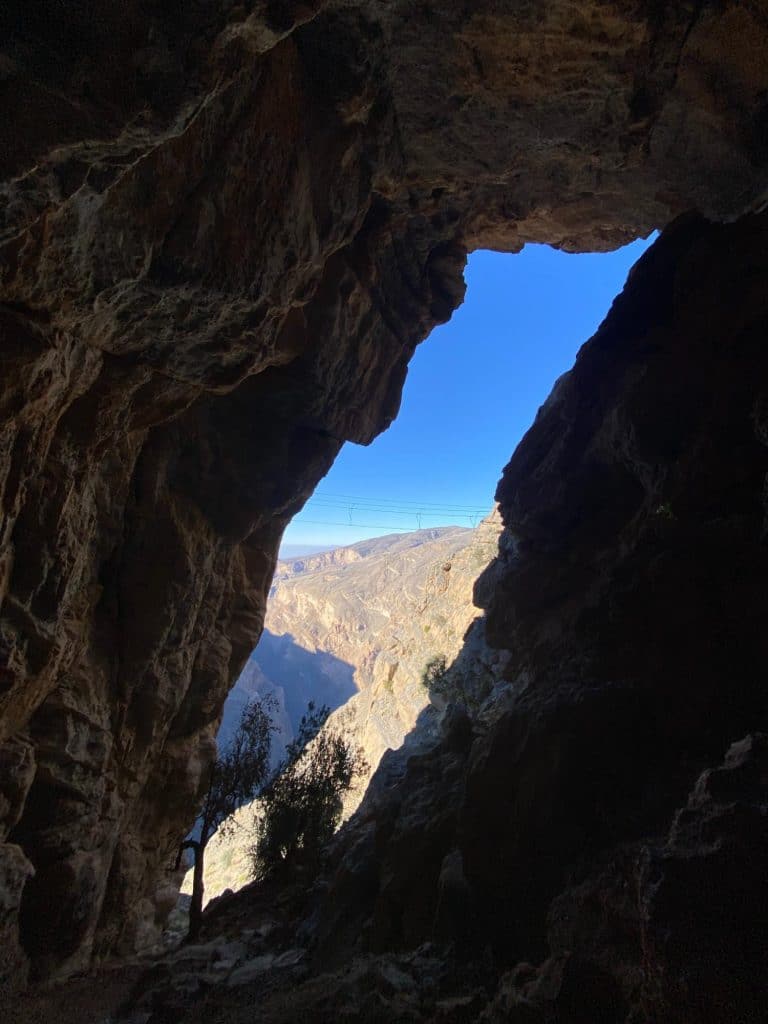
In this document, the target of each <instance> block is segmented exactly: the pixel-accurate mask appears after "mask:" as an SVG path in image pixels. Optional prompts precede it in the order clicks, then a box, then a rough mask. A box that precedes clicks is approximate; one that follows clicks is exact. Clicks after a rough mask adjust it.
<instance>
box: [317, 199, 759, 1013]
mask: <svg viewBox="0 0 768 1024" xmlns="http://www.w3.org/2000/svg"><path fill="white" fill-rule="evenodd" d="M766 251H768V217H766V215H765V214H763V215H762V216H760V217H747V218H745V219H744V220H742V221H741V222H739V223H737V224H734V225H731V226H714V225H711V224H708V223H706V222H703V221H701V220H699V219H698V218H683V219H682V220H681V221H680V222H678V223H677V224H676V225H674V226H673V227H672V228H670V229H669V230H668V231H667V232H666V233H665V235H663V236H662V238H661V239H660V240H659V241H658V242H657V243H656V244H655V245H654V246H653V247H652V248H651V249H650V250H649V251H648V253H647V254H646V255H645V256H644V257H643V258H642V259H641V261H640V262H639V263H638V264H637V266H636V267H635V268H634V269H633V271H632V273H631V275H630V278H629V281H628V283H627V286H626V288H625V290H624V292H623V293H622V295H621V296H620V297H619V298H618V299H617V300H616V301H615V303H614V306H613V308H612V310H611V312H610V314H609V316H608V318H607V319H606V321H605V322H604V324H603V325H602V326H601V328H600V329H599V331H598V332H597V334H596V335H595V336H594V337H593V338H592V339H591V340H590V341H589V342H588V343H587V344H586V345H585V346H584V347H583V349H582V350H581V352H580V353H579V356H578V358H577V361H576V364H575V366H574V368H573V370H572V371H571V372H570V373H568V374H566V375H565V376H564V377H563V378H561V380H560V381H559V382H558V384H557V386H556V387H555V389H554V391H553V392H552V394H551V396H550V398H549V399H548V400H547V402H546V403H545V404H544V406H543V407H542V409H541V410H540V411H539V414H538V416H537V418H536V421H535V423H534V424H533V426H532V427H531V429H530V430H529V432H528V433H527V434H526V436H525V437H524V439H523V441H522V442H521V444H520V445H519V447H518V449H517V451H516V452H515V454H514V456H513V458H512V460H511V462H510V463H509V465H508V466H507V468H506V470H505V471H504V475H503V478H502V481H501V483H500V484H499V488H498V492H497V498H498V500H499V502H500V507H501V512H502V516H503V519H504V522H505V530H504V533H503V535H502V542H501V544H500V554H499V556H498V558H497V560H496V562H495V564H493V565H492V566H490V567H489V569H488V570H487V571H486V572H485V574H483V576H481V577H480V579H479V581H478V583H477V585H476V596H477V597H478V603H479V604H481V605H484V606H485V607H486V620H485V627H486V638H487V640H488V642H490V643H491V644H492V645H496V646H500V645H503V646H504V647H505V648H507V649H508V650H509V652H510V653H509V657H508V660H507V662H506V664H505V667H504V668H503V674H504V676H505V677H506V683H505V684H504V683H502V684H499V686H498V687H497V694H496V696H495V698H492V699H491V700H490V701H489V702H488V704H487V706H486V707H485V709H484V711H483V712H482V713H481V715H480V717H479V719H478V720H477V722H476V723H475V725H474V739H472V737H471V736H470V739H469V741H467V740H466V734H465V732H462V731H461V730H459V731H458V734H457V733H456V731H455V730H454V733H453V735H451V734H447V735H446V736H445V737H444V738H443V739H442V740H441V741H440V742H439V743H438V744H437V745H435V746H433V747H432V749H428V750H426V751H420V752H418V753H417V754H415V755H414V756H412V757H411V758H410V760H405V763H404V765H402V767H401V770H400V771H399V773H397V774H395V775H392V773H391V768H390V767H389V766H387V765H386V764H384V765H383V766H382V780H381V781H382V784H381V785H377V780H376V779H374V783H373V787H374V790H373V793H372V795H371V798H370V799H368V800H366V802H364V804H363V807H362V808H361V811H360V813H359V819H358V820H357V821H353V823H352V829H351V834H350V835H349V836H348V837H347V839H346V840H345V841H344V842H342V843H339V845H338V848H337V850H336V852H335V855H334V856H335V860H334V864H333V868H332V873H331V880H330V883H329V884H330V888H329V892H328V896H327V899H326V900H325V902H324V904H323V906H322V908H321V909H320V911H319V912H318V913H317V914H316V916H315V918H314V921H313V928H315V930H316V931H315V934H316V936H317V942H318V949H319V950H320V951H321V955H325V956H327V957H329V959H330V960H331V962H333V956H334V955H336V956H338V952H339V944H340V943H339V940H338V938H337V940H336V942H334V941H333V940H332V939H331V936H332V935H337V936H339V935H341V936H344V939H343V941H344V942H346V943H347V944H348V946H347V954H346V955H349V952H348V951H349V950H350V949H352V950H355V949H391V948H397V947H403V946H405V947H412V946H414V945H418V944H419V943H420V942H424V941H426V940H431V939H434V938H436V935H437V933H436V928H437V926H438V924H439V922H440V906H441V875H442V871H443V868H444V865H445V864H446V863H450V859H451V858H454V859H455V858H456V857H457V856H459V855H460V857H461V865H462V871H463V878H464V883H463V884H464V885H465V890H464V891H465V893H466V896H465V897H464V900H465V902H464V907H463V911H462V913H461V915H460V918H459V920H458V921H457V923H455V925H454V930H453V934H452V936H451V939H452V941H453V942H454V943H464V946H463V947H461V948H464V949H465V950H466V949H467V948H469V949H470V950H475V953H476V954H477V951H478V950H479V949H482V948H483V947H485V946H486V944H487V945H488V947H490V950H491V952H492V955H493V960H494V963H495V964H496V966H497V968H504V967H505V966H506V967H508V968H509V973H508V974H507V975H506V976H505V977H504V978H503V979H502V981H501V983H500V986H499V990H498V992H497V994H496V996H495V997H494V999H493V1000H491V1002H490V1003H489V1005H488V1007H487V1013H486V1016H485V1017H483V1018H482V1019H483V1020H485V1019H487V1020H488V1021H489V1022H490V1021H497V1020H498V1021H501V1020H520V1021H541V1022H543V1021H547V1020H552V1019H557V1020H558V1021H563V1022H566V1024H576V1022H577V1021H581V1020H584V1019H600V1020H606V1021H625V1020H632V1021H635V1020H637V1021H646V1020H648V1021H650V1020H653V1021H663V1022H665V1024H666V1022H669V1024H672V1022H673V1021H686V1022H696V1024H703V1022H707V1024H709V1022H712V1024H715V1022H716V1021H721V1020H723V1019H727V1018H728V1017H729V1016H733V1017H734V1018H736V1019H740V1020H745V1021H750V1022H752V1021H758V1020H760V1018H761V1015H762V1014H763V1013H764V1007H765V1004H766V999H768V989H766V978H765V972H764V971H763V970H762V969H761V967H760V966H759V961H760V959H761V957H764V953H765V931H764V927H763V924H762V921H763V916H764V913H765V910H766V888H765V878H764V872H763V871H762V865H763V864H764V863H765V861H766V857H768V833H766V827H765V822H766V817H765V815H766V807H767V806H768V776H766V770H765V738H764V736H762V735H756V734H755V728H756V727H759V726H760V725H761V723H763V722H765V720H766V713H767V712H768V706H767V705H766V702H767V697H766V690H765V687H764V685H763V683H762V674H761V672H760V670H759V666H761V665H763V664H764V663H765V660H766V657H768V636H767V635H766V631H765V628H764V622H765V616H766V613H768V597H766V590H765V580H766V570H768V563H767V561H766V558H767V552H766V547H765V523H766V492H765V479H766V473H767V472H768V447H767V445H768V432H767V431H766V423H765V412H766V409H768V404H767V403H766V391H765V384H766V379H768V378H766V372H765V371H766V369H767V368H768V367H766V358H767V356H766V349H765V344H764V341H765V328H766V324H768V292H766V290H765V288H764V287H763V286H762V285H761V284H759V283H758V282H760V281H762V280H763V274H764V267H765V253H766ZM385 769H386V770H389V771H390V776H389V781H387V778H386V777H385V774H384V772H385ZM416 878H418V884H417V883H416V881H415V879H416ZM465 955H466V954H465ZM532 965H534V966H532Z"/></svg>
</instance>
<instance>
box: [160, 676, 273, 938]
mask: <svg viewBox="0 0 768 1024" xmlns="http://www.w3.org/2000/svg"><path fill="white" fill-rule="evenodd" d="M274 709H275V701H274V698H273V697H271V696H265V697H261V698H259V699H258V700H255V701H253V702H252V703H250V704H248V705H246V707H245V708H244V709H243V713H242V716H241V718H240V721H239V723H238V726H237V729H236V730H235V733H234V735H233V737H232V739H231V741H230V743H229V745H228V746H227V747H226V749H225V750H224V751H223V752H222V753H221V754H220V755H219V757H218V758H217V759H216V761H214V763H213V764H212V765H211V771H210V778H209V782H208V792H207V793H206V796H205V802H204V803H203V809H202V811H201V813H200V817H199V818H198V820H197V825H198V827H199V831H198V838H197V839H192V838H190V839H186V840H185V841H184V842H183V843H182V844H181V846H180V847H179V855H178V857H177V860H176V867H177V868H178V867H179V866H180V864H181V857H182V855H183V852H184V850H191V851H192V854H193V857H194V873H193V876H192V878H193V881H192V903H191V905H190V908H189V933H188V935H187V938H188V939H196V938H197V936H198V935H199V933H200V924H201V921H202V914H203V895H204V893H205V886H204V881H203V872H204V862H205V848H206V846H207V845H208V840H209V839H210V838H211V836H212V835H213V834H214V832H215V831H216V830H217V829H219V828H221V829H224V830H226V829H228V828H229V829H231V828H234V827H235V821H234V817H233V815H234V813H235V811H236V810H237V809H238V807H242V806H243V804H246V803H248V802H249V801H250V800H253V799H254V797H256V796H257V795H258V793H259V792H260V790H261V789H262V787H263V786H264V783H265V782H266V780H267V777H268V774H269V755H270V753H271V750H272V732H273V731H274V725H273V724H272V713H273V711H274Z"/></svg>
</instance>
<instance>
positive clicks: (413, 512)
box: [305, 499, 490, 519]
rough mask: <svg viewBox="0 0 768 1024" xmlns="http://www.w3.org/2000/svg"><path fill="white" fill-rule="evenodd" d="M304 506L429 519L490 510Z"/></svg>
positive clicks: (475, 514) (469, 516)
mask: <svg viewBox="0 0 768 1024" xmlns="http://www.w3.org/2000/svg"><path fill="white" fill-rule="evenodd" d="M305 507H306V508H309V507H312V508H315V509H317V510H319V511H320V510H323V509H326V508H327V509H329V510H331V509H348V510H350V511H355V512H383V513H385V514H386V515H389V516H417V515H420V516H424V517H426V518H429V519H444V518H447V519H476V518H477V517H478V516H485V515H487V514H488V512H489V511H490V509H486V508H478V509H472V510H471V511H466V512H463V511H462V512H456V511H453V510H451V509H441V510H438V511H427V510H425V509H422V508H419V507H418V506H417V507H415V508H408V509H399V508H375V507H373V506H369V505H358V504H357V503H356V502H351V503H350V504H349V505H331V504H320V503H314V504H313V502H312V500H311V499H310V500H309V501H308V502H307V504H306V506H305Z"/></svg>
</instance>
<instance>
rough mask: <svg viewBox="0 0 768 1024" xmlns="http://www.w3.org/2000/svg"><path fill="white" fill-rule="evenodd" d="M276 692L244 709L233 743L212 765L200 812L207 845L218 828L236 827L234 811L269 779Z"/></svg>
mask: <svg viewBox="0 0 768 1024" xmlns="http://www.w3.org/2000/svg"><path fill="white" fill-rule="evenodd" d="M275 707H276V704H275V700H274V698H273V697H272V696H265V697H261V698H259V699H257V700H255V701H252V702H251V703H250V704H248V705H247V706H246V707H245V708H244V709H243V714H242V716H241V718H240V722H239V723H238V726H237V729H236V730H235V734H234V736H233V737H232V739H231V741H230V743H229V746H228V747H227V748H226V749H225V750H224V751H223V752H222V753H221V754H220V755H219V757H218V758H217V760H216V761H215V763H214V764H213V767H212V768H211V776H210V784H209V786H208V793H207V794H206V797H205V803H204V804H203V811H202V814H201V815H200V843H201V844H202V845H203V846H205V844H206V843H207V842H208V840H209V839H210V837H211V836H212V835H213V833H214V832H215V831H216V829H217V828H223V829H224V830H225V831H226V830H227V829H231V828H233V827H234V822H233V818H232V816H233V814H234V813H235V811H236V810H237V809H238V807H242V806H243V804H246V803H248V802H249V801H251V800H253V799H254V797H256V796H257V795H258V793H259V791H260V790H261V787H262V786H263V785H264V783H265V782H266V780H267V776H268V773H269V755H270V752H271V750H272V733H273V732H274V725H273V724H272V715H273V713H274V710H275Z"/></svg>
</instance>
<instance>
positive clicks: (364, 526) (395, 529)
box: [301, 519, 466, 533]
mask: <svg viewBox="0 0 768 1024" xmlns="http://www.w3.org/2000/svg"><path fill="white" fill-rule="evenodd" d="M304 523H307V524H308V525H310V526H357V527H359V528H360V529H361V530H389V532H390V533H414V532H415V531H414V530H412V529H410V528H409V527H407V526H389V525H387V526H384V525H382V524H378V525H374V524H373V523H331V522H328V521H327V520H320V519H302V520H301V524H302V525H304ZM452 525H456V524H452ZM459 528H460V529H462V530H464V529H466V527H464V526H462V527H459ZM427 529H430V530H439V529H440V527H439V526H430V527H427Z"/></svg>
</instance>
